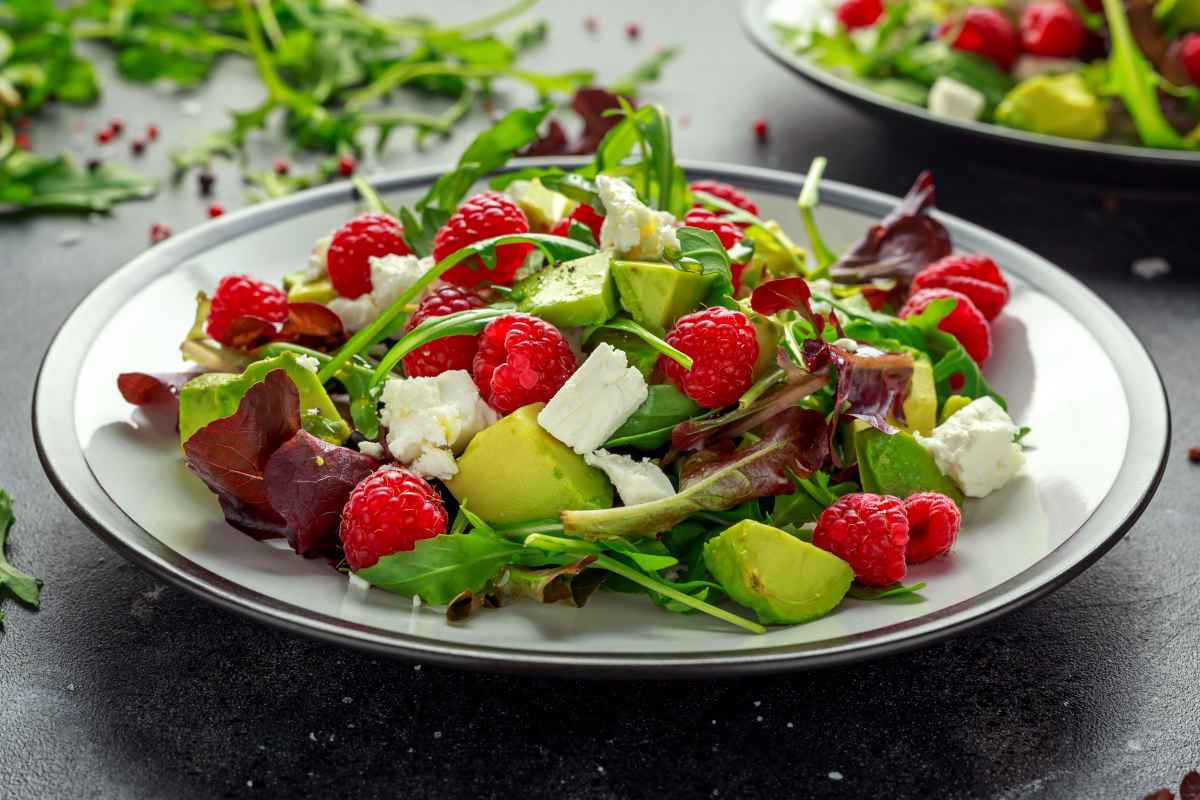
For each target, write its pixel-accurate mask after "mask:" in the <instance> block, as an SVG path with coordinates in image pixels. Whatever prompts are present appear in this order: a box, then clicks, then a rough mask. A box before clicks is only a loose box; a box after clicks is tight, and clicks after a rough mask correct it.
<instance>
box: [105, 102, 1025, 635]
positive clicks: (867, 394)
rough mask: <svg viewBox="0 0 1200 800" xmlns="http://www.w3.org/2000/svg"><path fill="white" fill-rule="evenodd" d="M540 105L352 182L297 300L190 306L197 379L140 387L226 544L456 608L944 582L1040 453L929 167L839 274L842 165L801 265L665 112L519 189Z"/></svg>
mask: <svg viewBox="0 0 1200 800" xmlns="http://www.w3.org/2000/svg"><path fill="white" fill-rule="evenodd" d="M546 113H547V109H539V110H532V111H531V110H518V111H514V112H512V113H510V114H509V115H507V116H506V117H504V118H503V119H501V120H500V121H499V122H498V123H497V125H496V126H495V127H494V128H493V129H491V130H489V131H486V132H484V133H483V134H481V135H480V136H479V137H478V138H477V139H476V140H475V141H474V142H473V143H472V144H471V145H470V146H469V147H468V148H467V150H466V152H465V153H464V154H463V156H462V159H461V161H460V163H459V166H458V168H457V169H455V170H453V171H451V172H449V173H447V174H445V175H443V176H442V177H440V178H439V179H438V180H437V181H436V182H435V183H434V184H433V185H432V187H431V188H430V190H429V191H428V193H427V194H426V195H425V196H424V197H423V198H421V199H420V200H419V201H418V202H417V203H416V204H415V205H414V206H413V207H412V208H405V209H400V210H399V211H398V212H397V211H393V210H392V209H389V208H387V206H386V205H385V204H384V203H383V201H382V200H381V199H380V198H379V197H378V196H377V195H376V194H375V193H374V191H372V189H371V188H370V187H369V186H368V185H367V184H366V183H364V182H362V181H358V182H357V186H358V189H359V192H360V194H361V195H362V198H363V200H364V202H365V204H366V205H367V206H368V207H369V209H370V210H368V211H366V212H364V213H362V214H360V215H359V216H357V217H355V218H353V219H350V220H347V221H346V222H345V223H344V224H343V225H342V226H341V227H339V228H337V229H336V230H335V231H332V232H330V233H329V234H328V235H325V236H322V237H321V238H319V239H318V240H317V241H316V244H315V246H314V248H313V251H312V256H311V258H310V260H309V263H308V265H307V266H306V267H303V268H301V269H298V270H297V271H296V272H294V273H293V274H291V275H289V276H288V277H287V278H286V279H285V281H284V282H283V285H282V286H276V285H272V284H269V283H266V282H263V281H259V280H257V279H255V278H253V277H250V276H247V275H243V274H231V275H229V276H227V277H225V278H222V279H221V281H220V282H219V283H218V285H217V286H216V287H215V291H214V292H213V294H212V296H211V297H209V296H206V295H205V294H201V295H200V296H199V298H198V308H197V312H196V316H195V319H194V324H193V327H192V329H191V331H190V332H189V333H188V335H187V336H186V339H185V340H184V342H183V345H182V351H183V354H184V356H185V358H187V359H188V360H190V361H192V362H194V364H195V365H196V366H197V367H198V368H199V369H200V370H201V371H199V372H197V371H192V372H189V373H184V374H169V375H162V374H147V373H136V372H134V373H125V374H123V375H121V376H120V377H119V379H118V385H119V387H120V389H121V391H122V393H123V394H124V396H125V397H126V399H128V400H129V401H130V402H133V403H136V404H139V405H155V404H162V405H166V406H170V407H177V411H178V429H179V436H180V440H181V443H182V448H183V455H184V458H185V459H186V462H187V465H188V466H189V468H190V469H191V470H192V472H194V473H195V475H196V476H197V477H199V478H200V479H201V480H203V481H204V482H205V483H206V484H207V485H208V487H209V488H210V489H211V490H212V491H213V492H214V493H215V494H216V495H217V499H218V501H219V502H220V505H221V508H222V510H223V511H224V514H225V517H226V519H227V520H228V521H229V523H230V524H231V525H233V526H234V527H236V528H238V529H240V530H242V531H245V532H246V533H248V534H250V535H253V536H256V537H259V538H274V537H285V538H286V540H287V542H288V544H290V546H291V548H292V549H293V550H294V551H295V552H296V553H297V554H299V555H301V556H306V557H322V558H326V559H329V560H330V562H331V563H332V564H333V565H335V566H336V567H337V568H338V569H341V570H343V571H345V572H347V573H349V575H350V580H352V581H355V582H365V583H366V584H369V585H370V586H374V587H377V588H378V589H381V590H385V591H389V592H395V593H398V594H401V595H405V596H411V597H413V598H414V603H417V602H419V601H420V602H424V603H425V604H430V605H437V606H443V605H444V606H445V607H446V614H447V617H448V618H449V619H450V620H452V621H458V620H462V619H464V618H466V617H468V616H470V615H471V614H472V613H473V612H475V611H476V610H477V609H479V608H480V607H483V606H488V607H498V606H503V605H506V604H508V603H510V602H512V601H514V600H516V599H518V598H523V597H524V598H533V599H536V600H538V601H541V602H544V603H554V602H559V603H566V604H570V605H574V606H583V605H584V604H585V603H586V601H587V599H588V598H589V596H590V595H591V594H592V593H593V592H594V591H595V590H597V589H598V588H603V589H604V590H608V591H615V592H626V593H640V594H644V595H647V596H648V597H649V599H650V600H651V601H653V602H654V603H655V604H657V605H658V606H660V607H661V608H663V609H664V610H666V611H671V612H683V613H695V612H701V613H704V614H708V615H711V616H712V617H715V618H717V619H720V620H723V621H725V622H728V623H731V624H733V625H737V626H739V627H741V628H743V629H746V630H750V631H755V632H763V631H764V630H765V628H764V627H763V626H764V625H772V624H795V623H803V622H807V621H809V620H813V619H816V618H819V617H821V616H823V615H825V614H828V613H830V612H832V611H834V609H836V608H837V607H838V605H839V604H840V603H842V602H843V600H844V598H846V597H847V596H850V597H852V598H855V599H856V600H858V601H862V600H874V599H878V598H881V597H888V596H895V595H897V594H904V593H910V594H911V593H915V592H916V591H917V590H919V589H921V588H922V587H923V584H912V583H909V584H907V585H906V584H905V583H904V580H905V578H906V575H907V574H908V570H909V567H910V566H911V565H913V564H918V563H921V562H924V561H928V560H930V559H935V558H941V557H944V556H945V555H946V554H947V553H948V552H949V551H950V550H951V549H952V548H953V546H954V543H955V541H956V538H957V536H958V533H959V528H960V525H961V523H962V509H963V504H964V502H965V498H967V497H982V496H985V495H987V494H989V493H991V492H993V491H995V490H997V489H999V488H1000V487H1002V486H1003V485H1004V484H1005V483H1007V482H1008V481H1009V480H1011V479H1012V478H1013V477H1014V476H1015V475H1016V474H1017V473H1018V472H1019V471H1020V470H1021V467H1022V464H1023V461H1024V456H1023V454H1022V449H1021V445H1020V438H1021V436H1022V435H1023V431H1018V429H1017V428H1016V426H1015V425H1014V423H1013V421H1012V420H1011V419H1010V417H1009V416H1008V414H1007V412H1006V411H1005V404H1004V400H1003V398H1001V397H1000V396H999V395H997V394H996V392H995V391H994V390H993V389H992V388H991V387H990V386H989V385H988V384H987V382H986V381H985V380H984V378H983V376H982V374H981V372H980V366H979V365H980V364H982V363H983V362H985V361H986V360H987V359H988V357H989V355H990V353H991V350H992V338H991V332H990V321H991V320H992V319H994V318H995V317H996V316H997V315H999V314H1001V313H1002V310H1003V308H1004V305H1005V303H1006V301H1007V300H1008V296H1009V287H1008V285H1007V284H1006V282H1005V279H1004V277H1003V276H1002V275H1001V273H1000V270H999V269H998V268H997V267H996V265H995V264H994V263H993V262H992V261H991V259H989V258H987V257H986V256H982V255H971V254H956V253H954V252H953V251H952V248H951V242H950V237H949V234H948V233H947V231H946V229H945V228H944V227H943V226H942V225H941V224H940V223H939V222H938V221H937V220H936V219H935V218H934V217H933V216H931V214H930V211H931V209H932V206H933V181H932V178H931V176H929V175H928V174H922V175H921V176H920V177H919V178H918V180H917V182H916V184H915V185H914V186H913V188H912V190H911V191H910V193H909V194H908V196H907V197H905V198H904V200H903V201H902V202H901V203H900V205H898V206H897V207H896V208H895V209H894V210H893V211H892V212H891V213H889V214H888V215H887V216H886V217H885V218H884V219H882V220H880V221H879V223H878V224H876V225H873V226H872V227H871V228H870V229H869V230H867V231H866V232H864V235H863V237H862V239H861V241H859V242H858V243H857V244H855V245H854V246H853V247H851V248H850V249H849V250H848V251H847V252H845V253H844V254H842V255H841V256H835V255H834V254H833V253H832V252H831V251H830V249H829V248H828V247H827V246H826V245H825V244H824V242H823V240H822V239H821V236H820V233H819V231H818V230H817V227H816V222H815V220H814V216H813V208H814V207H815V205H816V203H817V200H818V198H817V185H818V181H819V179H820V173H821V170H822V168H823V161H822V160H821V159H818V160H817V161H816V162H815V163H814V168H813V169H812V170H811V171H810V173H809V176H808V178H807V181H806V184H805V186H804V191H803V192H802V193H801V195H800V198H799V201H798V204H799V212H800V218H801V221H802V223H803V225H804V227H805V229H806V231H807V236H808V239H809V242H810V247H811V250H810V251H806V250H805V249H802V248H801V247H800V246H798V245H797V244H796V243H795V242H794V241H793V240H792V239H791V238H790V237H789V236H788V234H787V233H785V231H784V230H783V227H782V226H781V225H780V223H779V222H777V221H774V220H764V219H762V218H761V217H759V215H758V213H759V212H758V208H757V206H756V204H755V203H754V201H753V200H751V199H750V198H749V197H747V196H746V195H745V194H743V193H742V192H741V191H739V190H738V189H737V188H735V187H733V186H729V185H726V184H723V183H717V182H713V181H695V182H692V183H688V182H687V180H686V178H685V176H684V173H683V170H682V169H681V168H680V167H679V166H678V165H677V164H676V162H675V158H674V155H673V150H672V141H671V128H670V120H669V118H668V117H667V116H666V114H665V113H664V112H663V111H662V110H661V109H660V108H658V107H656V106H643V107H641V108H637V109H634V108H632V107H630V106H628V105H625V106H624V107H623V117H622V118H621V120H620V122H619V123H618V124H616V125H615V127H613V128H612V130H611V131H610V132H609V133H608V135H607V136H606V138H605V139H604V140H603V142H602V143H601V145H600V147H599V149H598V150H597V152H596V155H595V158H594V159H593V161H592V162H591V163H589V164H587V165H585V166H583V167H581V168H579V169H576V170H574V171H567V170H563V169H559V168H553V167H524V168H520V167H519V166H518V167H515V168H513V169H511V170H510V171H506V172H502V173H501V174H499V175H495V173H496V171H497V170H499V169H501V168H502V167H504V166H505V165H506V163H507V162H508V160H509V159H510V158H511V157H512V156H513V155H514V154H515V153H516V152H518V151H519V150H520V149H521V148H523V147H525V146H526V145H528V144H529V142H531V141H534V140H535V139H536V137H537V135H538V128H539V126H540V125H541V123H542V121H543V120H544V118H545V116H546ZM489 175H492V176H493V177H491V178H490V189H489V190H488V191H483V192H479V193H475V194H470V193H471V192H472V191H473V190H474V188H475V187H476V185H477V184H478V183H479V182H480V181H481V180H484V179H485V178H487V177H488V176H489ZM727 600H728V601H733V602H734V603H736V604H738V605H740V606H742V607H744V608H745V609H747V610H749V611H750V612H752V613H753V615H754V617H755V618H756V620H757V621H755V620H752V619H749V618H748V617H747V616H746V615H744V614H739V613H735V612H734V611H733V610H731V609H730V608H729V604H728V603H727V602H726V601H727Z"/></svg>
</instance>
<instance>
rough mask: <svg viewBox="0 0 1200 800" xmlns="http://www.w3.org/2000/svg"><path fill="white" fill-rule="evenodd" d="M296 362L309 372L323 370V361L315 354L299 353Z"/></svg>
mask: <svg viewBox="0 0 1200 800" xmlns="http://www.w3.org/2000/svg"><path fill="white" fill-rule="evenodd" d="M296 363H297V364H299V365H300V366H302V367H304V368H305V369H306V370H308V371H309V372H320V370H321V362H320V361H317V359H316V358H314V357H313V356H306V355H298V356H296Z"/></svg>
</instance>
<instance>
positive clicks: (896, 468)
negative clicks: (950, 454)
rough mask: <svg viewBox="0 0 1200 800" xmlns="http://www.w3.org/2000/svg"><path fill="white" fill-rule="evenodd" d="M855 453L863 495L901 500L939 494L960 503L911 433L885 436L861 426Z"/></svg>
mask: <svg viewBox="0 0 1200 800" xmlns="http://www.w3.org/2000/svg"><path fill="white" fill-rule="evenodd" d="M854 452H855V455H856V457H857V459H858V475H859V478H861V480H862V487H863V491H864V492H873V493H874V494H890V495H892V496H894V497H899V498H900V499H904V498H905V497H908V496H910V495H914V494H916V493H917V492H938V493H939V494H944V495H946V496H947V497H949V498H950V499H951V500H953V501H954V502H955V503H956V504H957V505H959V506H961V505H962V503H963V494H962V492H961V491H959V488H958V487H957V486H955V485H954V481H952V480H950V479H949V478H947V477H946V476H945V475H943V474H942V471H941V470H940V469H938V465H937V462H935V461H934V460H933V456H931V455H930V454H929V451H928V450H926V449H925V448H924V447H922V446H921V444H920V442H918V441H917V440H916V439H914V438H913V437H912V434H909V433H906V432H904V431H899V432H898V433H894V434H890V435H889V434H886V433H884V432H883V431H881V430H876V429H875V428H872V427H869V426H867V425H863V427H861V428H856V429H855V430H854Z"/></svg>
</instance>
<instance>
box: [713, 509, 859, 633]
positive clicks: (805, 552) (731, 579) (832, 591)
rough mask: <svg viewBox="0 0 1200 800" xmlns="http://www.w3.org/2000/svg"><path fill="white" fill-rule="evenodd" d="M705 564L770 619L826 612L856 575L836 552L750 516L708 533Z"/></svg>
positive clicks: (803, 618)
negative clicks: (712, 536)
mask: <svg viewBox="0 0 1200 800" xmlns="http://www.w3.org/2000/svg"><path fill="white" fill-rule="evenodd" d="M704 564H705V565H706V566H707V567H708V570H709V572H711V573H712V574H713V576H714V577H715V578H716V579H717V581H718V582H719V583H720V584H721V588H722V589H724V590H725V591H726V593H728V595H729V596H730V597H732V598H733V599H734V600H736V601H737V602H739V603H741V604H742V605H744V606H746V607H747V608H749V609H751V610H752V611H754V613H755V614H756V615H758V621H759V622H762V623H764V624H767V625H771V624H779V625H795V624H798V623H801V622H809V621H811V620H814V619H817V618H818V617H823V616H825V615H826V614H828V613H829V612H830V611H832V610H833V609H834V608H835V607H836V606H837V604H838V603H840V602H841V601H842V598H843V597H845V596H846V592H847V591H848V590H849V589H850V582H851V581H852V580H854V570H852V569H851V568H850V565H849V564H847V563H846V562H845V561H842V560H841V559H840V558H838V557H837V556H835V555H834V554H833V553H830V552H828V551H825V550H822V549H821V548H819V547H814V546H813V545H811V544H809V543H808V542H805V541H802V540H800V539H797V538H796V537H795V536H791V535H790V534H787V533H785V532H783V531H781V530H779V529H778V528H772V527H771V526H770V525H764V524H762V523H761V522H755V521H754V520H750V519H747V520H742V521H741V522H739V523H737V524H736V525H734V526H733V527H732V528H729V529H727V530H725V531H724V532H723V533H721V534H720V535H719V536H717V537H715V538H713V539H709V540H708V541H707V542H706V543H705V545H704Z"/></svg>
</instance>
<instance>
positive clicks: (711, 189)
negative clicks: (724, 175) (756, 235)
mask: <svg viewBox="0 0 1200 800" xmlns="http://www.w3.org/2000/svg"><path fill="white" fill-rule="evenodd" d="M688 189H690V190H692V191H693V192H704V193H705V194H711V195H712V196H713V197H719V198H721V199H722V200H724V201H725V202H727V203H731V204H733V205H735V206H737V207H738V208H740V209H742V210H743V211H749V212H750V213H751V214H753V215H754V216H756V217H757V216H758V206H757V205H755V204H754V201H753V200H751V199H750V198H749V197H746V195H744V194H742V193H741V191H740V190H739V189H737V188H736V187H733V186H730V185H729V184H728V183H721V182H720V181H695V182H693V183H691V184H689V185H688Z"/></svg>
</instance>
